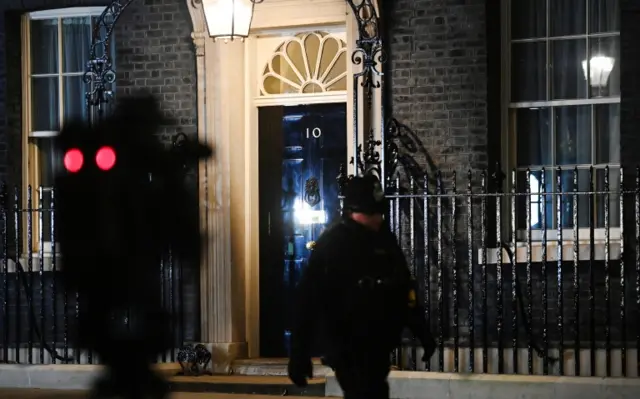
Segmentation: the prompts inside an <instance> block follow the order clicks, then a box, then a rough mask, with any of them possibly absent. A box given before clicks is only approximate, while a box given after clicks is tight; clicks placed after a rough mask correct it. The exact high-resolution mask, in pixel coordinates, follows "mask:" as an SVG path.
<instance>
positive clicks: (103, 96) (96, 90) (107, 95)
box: [83, 0, 134, 115]
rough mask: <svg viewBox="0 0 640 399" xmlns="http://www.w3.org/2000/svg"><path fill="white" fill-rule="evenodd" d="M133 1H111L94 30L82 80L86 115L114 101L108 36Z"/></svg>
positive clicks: (112, 71) (114, 76)
mask: <svg viewBox="0 0 640 399" xmlns="http://www.w3.org/2000/svg"><path fill="white" fill-rule="evenodd" d="M133 1H134V0H113V1H112V2H111V4H109V5H108V6H107V8H106V9H105V10H104V12H103V13H102V14H101V15H100V16H99V17H98V20H97V21H96V24H95V26H94V28H93V35H92V39H91V48H90V50H89V61H87V64H86V70H85V73H84V77H83V80H84V83H85V84H86V85H87V91H86V93H85V100H86V105H87V109H88V110H89V115H91V110H92V109H95V108H97V109H98V110H100V109H101V108H102V105H103V104H106V103H108V102H109V101H110V100H111V98H112V97H113V91H112V85H113V83H115V81H116V73H115V70H114V65H113V60H112V59H111V34H112V33H113V28H114V27H115V25H116V23H117V22H118V19H119V18H120V16H121V15H122V13H123V12H124V10H125V9H126V8H127V7H128V6H129V4H131V3H132V2H133Z"/></svg>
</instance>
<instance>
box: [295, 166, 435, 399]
mask: <svg viewBox="0 0 640 399" xmlns="http://www.w3.org/2000/svg"><path fill="white" fill-rule="evenodd" d="M386 206H387V204H386V201H385V198H384V192H383V190H382V187H381V185H380V182H379V180H378V179H377V178H376V177H374V176H370V175H365V176H364V177H354V178H352V179H351V180H350V181H349V183H348V184H347V187H346V189H345V199H344V216H343V218H342V220H341V221H340V222H339V223H336V224H335V225H333V226H331V227H330V228H328V229H327V230H326V231H325V232H324V233H323V234H322V235H321V236H320V238H319V239H318V241H317V243H316V245H315V247H314V248H313V251H312V252H311V256H310V258H309V264H308V266H307V268H306V269H305V270H304V272H303V275H302V277H301V280H300V283H299V284H298V287H297V288H296V301H295V306H296V309H295V316H294V317H295V320H294V328H293V329H292V336H291V345H292V347H291V357H290V360H289V367H288V373H289V378H290V379H291V381H292V382H293V383H294V384H296V385H297V386H301V387H303V386H305V385H306V384H307V379H308V378H311V377H312V371H313V370H312V369H313V366H312V363H311V351H312V348H313V349H320V350H321V351H322V353H324V354H325V358H324V361H325V363H326V364H328V365H329V366H331V367H332V368H333V369H334V371H335V374H336V378H337V380H338V382H339V384H340V386H341V388H342V390H343V392H344V397H345V399H365V398H366V399H388V398H389V386H388V384H387V376H388V374H389V369H390V353H391V351H392V350H393V349H394V348H396V347H397V346H398V345H399V344H400V340H401V336H402V331H403V329H404V328H405V327H408V328H409V329H410V330H411V331H412V332H413V334H414V335H415V336H416V337H417V338H418V339H419V340H420V341H421V343H422V345H423V347H424V348H425V355H424V356H423V359H427V358H430V357H431V355H432V354H433V352H434V351H435V346H436V345H435V341H434V339H433V337H432V336H431V333H430V331H429V329H428V326H427V323H426V320H425V318H424V310H423V309H422V308H421V306H420V305H419V303H418V302H417V300H416V293H415V289H416V287H415V285H414V281H413V279H412V277H411V274H410V271H409V269H408V267H407V264H406V260H405V258H404V254H403V253H402V250H401V248H400V246H399V245H398V242H397V241H396V238H395V237H394V236H393V234H392V233H391V231H390V230H389V229H388V227H387V226H386V225H385V224H384V216H383V214H384V212H385V208H386ZM316 338H317V339H316ZM314 341H315V342H314Z"/></svg>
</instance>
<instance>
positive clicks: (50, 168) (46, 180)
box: [34, 138, 62, 242]
mask: <svg viewBox="0 0 640 399" xmlns="http://www.w3.org/2000/svg"><path fill="white" fill-rule="evenodd" d="M54 144H55V143H54V139H53V138H42V139H38V141H37V146H38V160H39V165H38V166H39V167H40V185H41V186H43V187H45V188H51V187H53V184H54V179H55V175H56V174H57V173H58V172H59V171H60V168H61V166H62V165H61V159H62V156H61V155H60V153H59V151H58V150H57V149H56V147H55V145H54ZM38 195H39V194H38V193H37V191H34V200H38V199H39V198H38ZM42 197H43V198H42V202H41V203H39V204H38V207H39V208H40V209H41V210H42V226H43V230H42V237H43V241H49V242H50V241H52V240H51V216H52V210H51V193H50V192H49V191H47V190H45V191H44V192H43V195H42ZM34 223H38V221H37V220H34Z"/></svg>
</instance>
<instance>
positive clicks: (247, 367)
mask: <svg viewBox="0 0 640 399" xmlns="http://www.w3.org/2000/svg"><path fill="white" fill-rule="evenodd" d="M288 361H289V359H284V358H281V359H242V360H236V361H235V362H234V363H233V375H244V376H286V375H287V362H288ZM330 371H331V368H329V367H327V366H323V365H322V363H321V362H320V359H313V375H314V377H325V376H326V375H327V373H329V372H330Z"/></svg>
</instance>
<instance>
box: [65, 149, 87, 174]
mask: <svg viewBox="0 0 640 399" xmlns="http://www.w3.org/2000/svg"><path fill="white" fill-rule="evenodd" d="M83 163H84V156H83V155H82V151H80V150H79V149H77V148H72V149H70V150H68V151H67V153H66V154H64V167H65V169H67V170H68V171H69V172H71V173H76V172H78V171H79V170H80V169H82V164H83Z"/></svg>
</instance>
